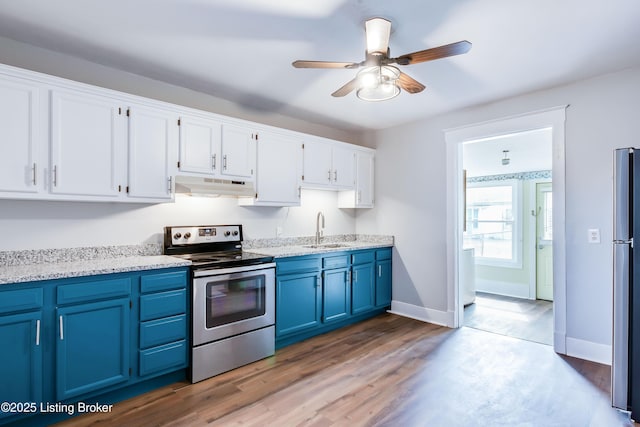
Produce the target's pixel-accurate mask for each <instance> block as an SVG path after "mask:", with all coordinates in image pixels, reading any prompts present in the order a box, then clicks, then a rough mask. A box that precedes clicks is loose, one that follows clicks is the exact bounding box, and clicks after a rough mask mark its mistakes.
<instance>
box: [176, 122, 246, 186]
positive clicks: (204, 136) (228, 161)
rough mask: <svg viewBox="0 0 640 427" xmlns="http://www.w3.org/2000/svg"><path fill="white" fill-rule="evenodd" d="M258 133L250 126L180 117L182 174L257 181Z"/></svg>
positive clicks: (179, 166)
mask: <svg viewBox="0 0 640 427" xmlns="http://www.w3.org/2000/svg"><path fill="white" fill-rule="evenodd" d="M257 137H258V134H257V133H256V132H255V131H254V132H252V131H251V129H249V128H248V127H244V126H240V125H236V124H231V123H224V122H221V121H217V120H213V119H207V118H202V117H194V116H185V115H183V116H182V117H181V118H180V162H179V163H178V169H179V171H180V172H186V173H188V174H197V175H205V176H209V177H216V178H221V179H230V180H238V181H253V179H254V175H255V167H256V166H255V165H256V139H257Z"/></svg>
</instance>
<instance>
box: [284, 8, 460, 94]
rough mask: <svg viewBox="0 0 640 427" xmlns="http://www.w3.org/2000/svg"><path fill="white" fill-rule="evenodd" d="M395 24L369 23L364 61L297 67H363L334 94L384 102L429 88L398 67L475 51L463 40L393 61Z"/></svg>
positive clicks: (310, 63) (305, 63) (379, 20)
mask: <svg viewBox="0 0 640 427" xmlns="http://www.w3.org/2000/svg"><path fill="white" fill-rule="evenodd" d="M390 34H391V22H390V21H388V20H386V19H384V18H371V19H368V20H367V21H365V35H366V43H367V50H366V56H365V59H364V61H362V62H331V61H301V60H298V61H294V62H293V63H292V65H293V66H294V67H295V68H347V69H356V68H359V67H363V69H362V70H361V71H359V72H358V74H357V75H356V77H355V78H354V79H352V80H351V81H349V82H348V83H347V84H345V85H344V86H342V87H341V88H340V89H338V90H336V91H335V92H333V93H332V94H331V95H332V96H335V97H341V96H345V95H347V94H349V93H350V92H352V91H353V90H354V89H357V92H356V95H357V96H358V98H360V99H364V100H366V101H382V100H385V99H391V98H393V97H395V96H397V95H398V94H399V93H400V88H402V89H404V90H405V91H407V92H409V93H418V92H422V91H423V90H424V88H425V86H424V85H423V84H422V83H420V82H418V81H417V80H415V79H414V78H412V77H410V76H409V75H407V74H405V73H403V72H402V71H400V70H399V69H398V67H395V66H393V65H392V64H397V65H412V64H419V63H421V62H426V61H433V60H435V59H440V58H446V57H448V56H454V55H461V54H463V53H467V52H468V51H469V49H471V43H470V42H468V41H466V40H463V41H459V42H456V43H451V44H447V45H443V46H439V47H434V48H431V49H425V50H420V51H417V52H413V53H408V54H405V55H401V56H398V57H397V58H392V57H390V56H389V52H390V51H389V36H390Z"/></svg>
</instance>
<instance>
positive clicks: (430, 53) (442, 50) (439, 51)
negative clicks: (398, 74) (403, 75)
mask: <svg viewBox="0 0 640 427" xmlns="http://www.w3.org/2000/svg"><path fill="white" fill-rule="evenodd" d="M469 49H471V43H470V42H468V41H466V40H463V41H459V42H456V43H451V44H447V45H444V46H439V47H434V48H431V49H425V50H420V51H418V52H413V53H408V54H406V55H402V56H399V57H397V58H396V62H397V63H398V64H400V65H409V64H419V63H420V62H426V61H433V60H434V59H440V58H446V57H448V56H455V55H461V54H463V53H467V52H469Z"/></svg>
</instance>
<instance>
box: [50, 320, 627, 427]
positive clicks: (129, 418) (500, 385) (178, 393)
mask: <svg viewBox="0 0 640 427" xmlns="http://www.w3.org/2000/svg"><path fill="white" fill-rule="evenodd" d="M609 375H610V374H609V367H608V366H605V365H599V364H595V363H591V362H585V361H580V360H577V359H572V358H567V357H561V356H558V355H557V354H555V353H554V352H553V350H552V349H551V347H549V346H546V345H541V344H538V343H534V342H528V341H522V340H517V339H513V338H509V337H505V336H501V335H496V334H493V333H487V332H484V331H479V330H476V329H471V328H467V327H463V328H460V329H457V330H453V329H447V328H444V327H440V326H435V325H432V324H427V323H422V322H419V321H416V320H412V319H407V318H403V317H399V316H395V315H391V314H383V315H381V316H378V317H376V318H374V319H371V320H369V321H366V322H362V323H360V324H357V325H353V326H350V327H347V328H343V329H341V330H338V331H334V332H331V333H328V334H325V335H323V336H319V337H316V338H312V339H310V340H307V341H305V342H302V343H299V344H295V345H292V346H289V347H286V348H284V349H282V350H279V351H277V352H276V355H275V356H273V357H271V358H268V359H265V360H262V361H259V362H256V363H253V364H251V365H248V366H245V367H242V368H239V369H236V370H234V371H231V372H228V373H225V374H222V375H219V376H217V377H214V378H211V379H209V380H206V381H203V382H200V383H198V384H194V385H191V384H187V383H177V384H173V385H172V386H168V387H165V388H162V389H159V390H157V391H154V392H151V393H148V394H145V395H142V396H139V397H136V398H133V399H130V400H128V401H125V402H122V403H120V404H116V405H115V406H114V410H113V412H112V413H111V414H109V415H107V416H105V415H97V414H96V415H94V414H90V415H86V416H81V417H77V418H74V419H71V420H69V421H67V422H65V423H62V424H60V425H61V426H88V425H93V424H96V425H100V426H118V427H119V426H204V425H211V426H278V427H281V426H285V427H286V426H318V427H321V426H402V427H411V426H436V427H438V426H447V427H451V426H595V427H600V426H607V427H615V426H626V425H631V424H629V421H628V418H626V417H625V416H624V415H623V414H620V413H619V412H617V411H615V410H614V409H612V408H611V406H610V403H609V391H608V390H609V387H610V384H609Z"/></svg>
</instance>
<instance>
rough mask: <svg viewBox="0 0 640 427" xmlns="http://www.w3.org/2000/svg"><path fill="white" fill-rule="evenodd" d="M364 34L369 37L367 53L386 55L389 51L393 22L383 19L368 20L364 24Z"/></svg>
mask: <svg viewBox="0 0 640 427" xmlns="http://www.w3.org/2000/svg"><path fill="white" fill-rule="evenodd" d="M364 32H365V34H366V36H367V53H368V54H370V55H371V54H374V53H381V54H383V55H386V54H387V52H388V51H389V36H390V35H391V22H390V21H387V20H386V19H383V18H371V19H368V20H367V21H366V22H365V23H364Z"/></svg>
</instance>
